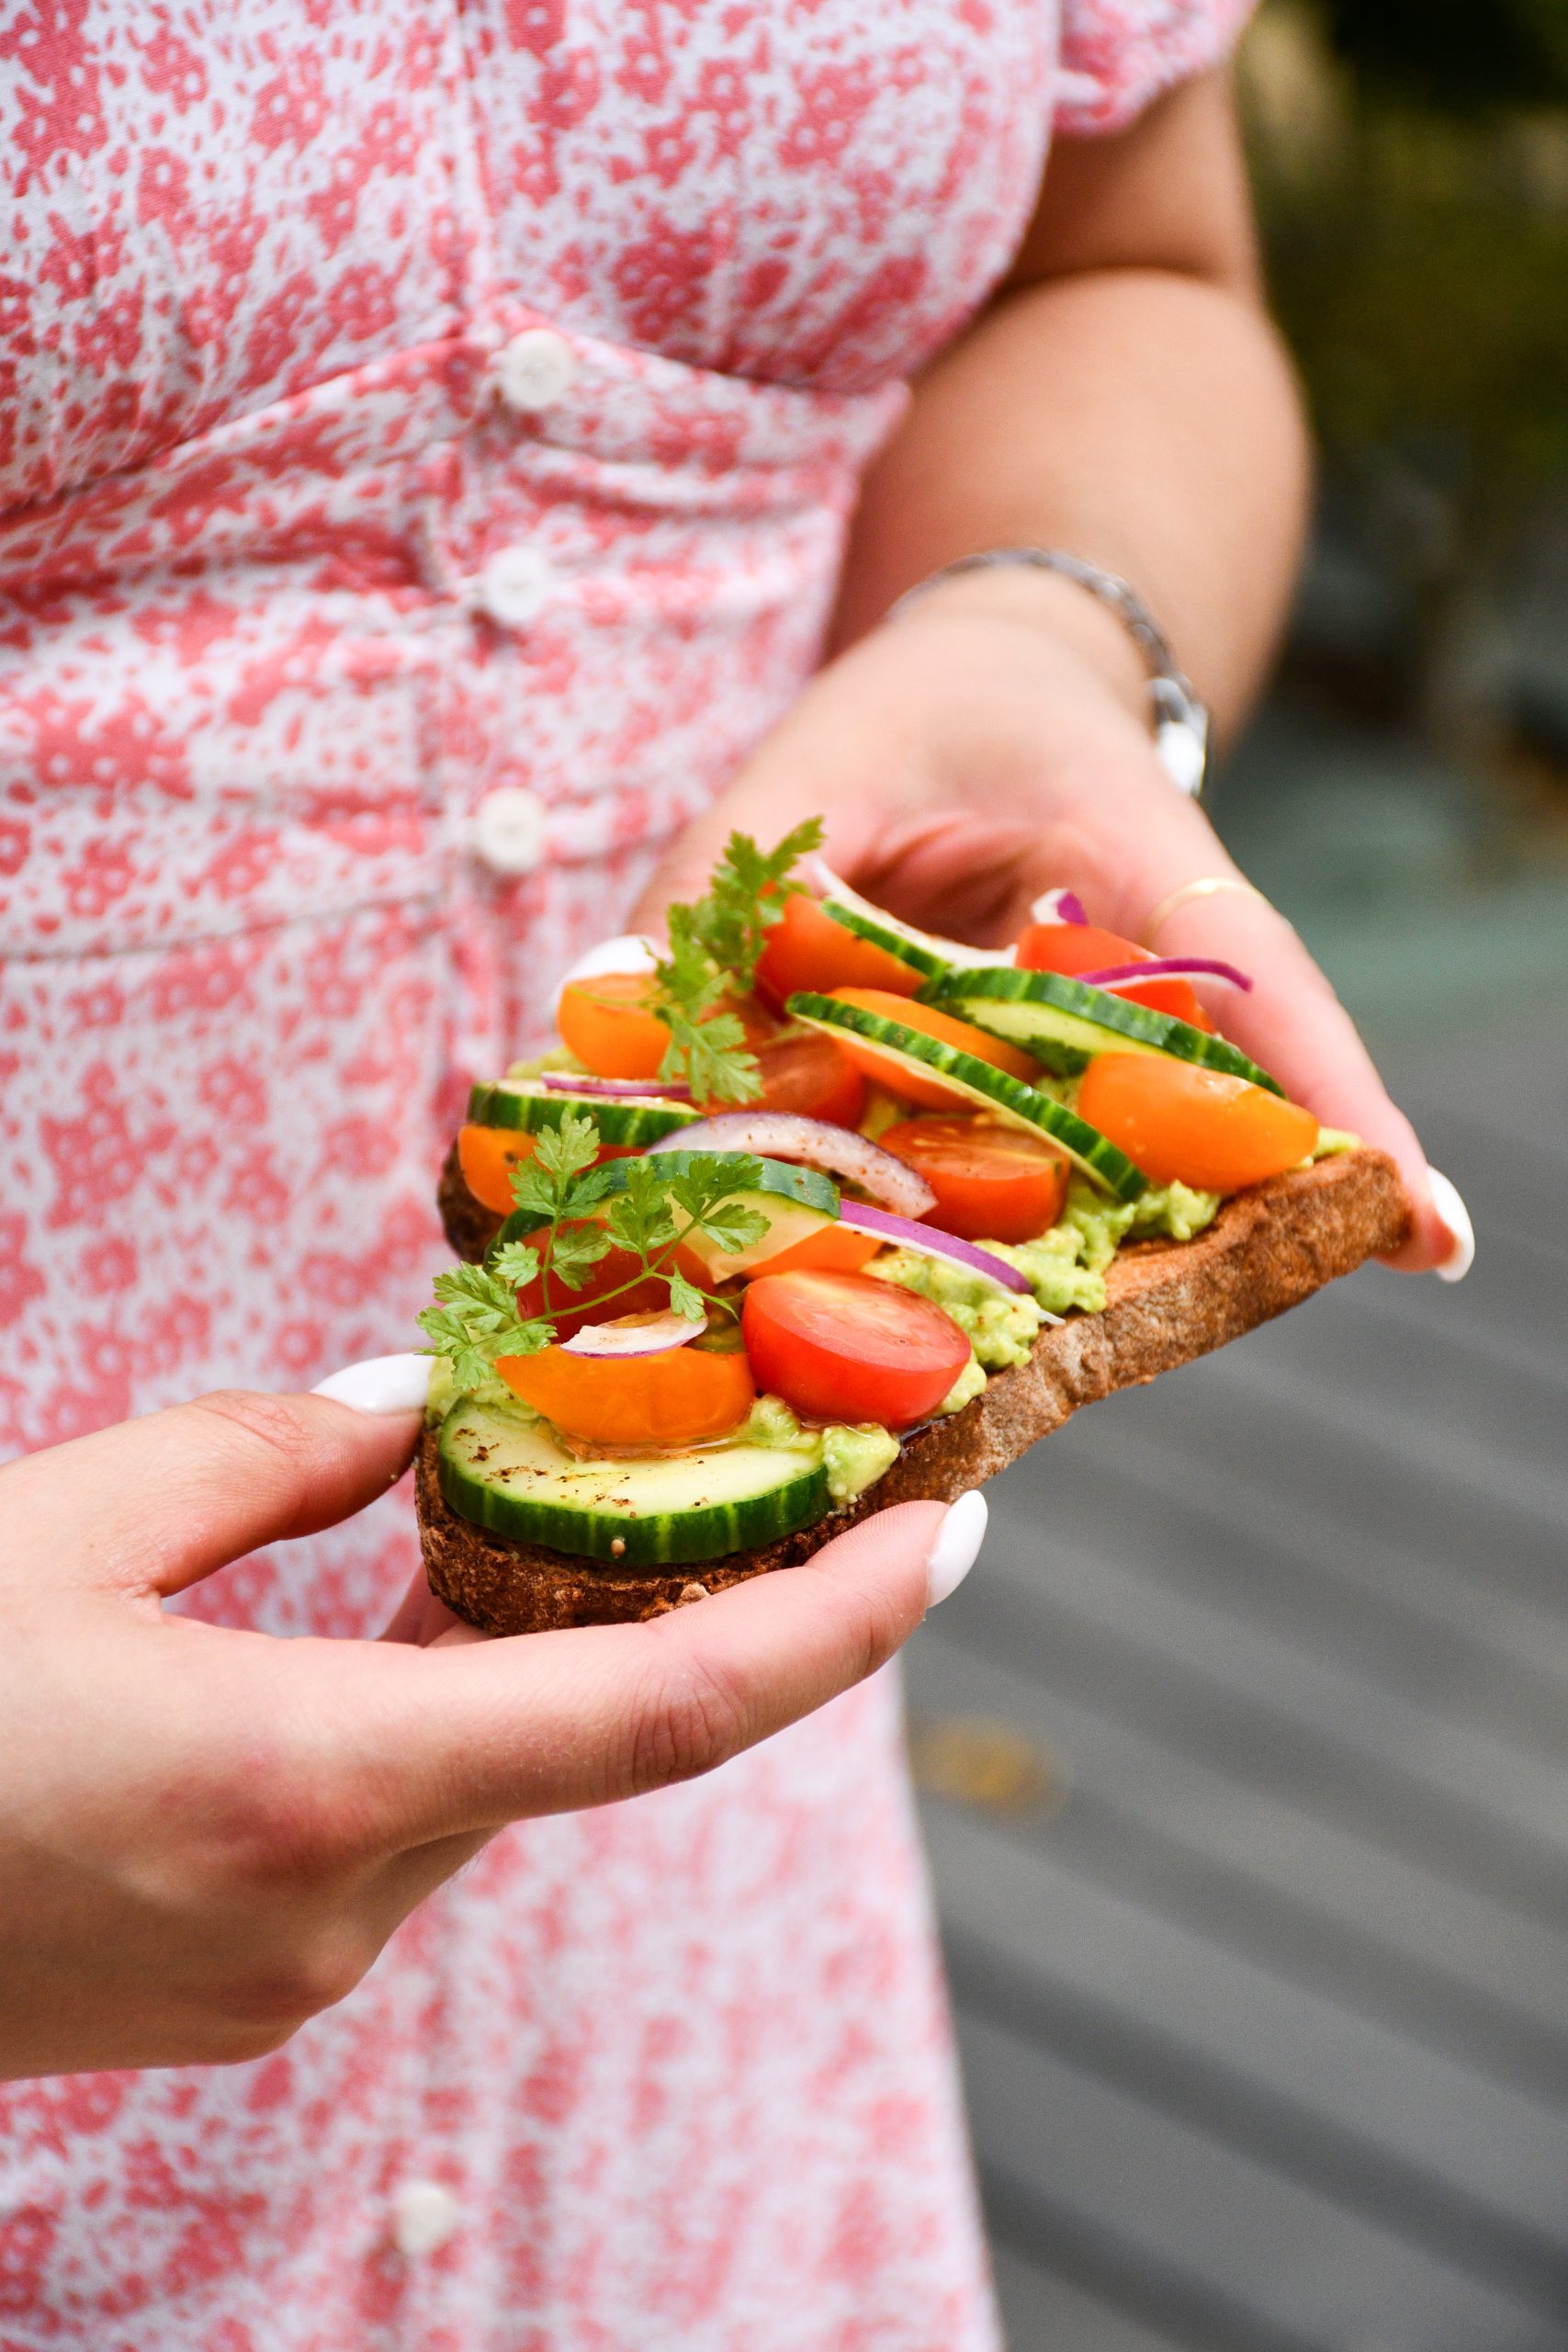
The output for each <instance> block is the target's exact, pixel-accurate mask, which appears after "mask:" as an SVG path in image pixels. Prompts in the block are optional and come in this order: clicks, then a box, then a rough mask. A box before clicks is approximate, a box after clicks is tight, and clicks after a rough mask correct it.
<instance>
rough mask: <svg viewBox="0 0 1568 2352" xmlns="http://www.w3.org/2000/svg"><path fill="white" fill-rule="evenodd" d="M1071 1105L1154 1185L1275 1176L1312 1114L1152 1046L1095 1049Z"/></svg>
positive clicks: (1212, 1186) (1297, 1147) (1234, 1189)
mask: <svg viewBox="0 0 1568 2352" xmlns="http://www.w3.org/2000/svg"><path fill="white" fill-rule="evenodd" d="M1078 1109H1079V1111H1080V1113H1081V1114H1082V1115H1083V1116H1084V1117H1085V1118H1086V1119H1087V1120H1088V1121H1089V1125H1090V1126H1091V1127H1098V1128H1099V1129H1100V1134H1101V1135H1102V1136H1110V1138H1111V1142H1112V1143H1113V1144H1116V1145H1117V1146H1118V1147H1119V1148H1121V1149H1122V1151H1124V1152H1125V1153H1126V1155H1127V1157H1128V1159H1130V1160H1131V1161H1132V1162H1133V1164H1134V1167H1136V1168H1141V1169H1142V1170H1143V1171H1144V1173H1145V1176H1149V1177H1152V1178H1153V1180H1154V1182H1156V1184H1170V1183H1181V1184H1196V1185H1200V1186H1201V1187H1202V1189H1203V1190H1204V1191H1206V1192H1212V1193H1238V1192H1240V1190H1241V1188H1242V1186H1243V1185H1244V1184H1260V1183H1261V1182H1263V1180H1264V1178H1265V1177H1266V1176H1281V1175H1283V1173H1284V1171H1285V1170H1286V1169H1287V1168H1294V1167H1295V1166H1296V1165H1297V1164H1298V1162H1299V1161H1301V1160H1303V1159H1305V1158H1306V1156H1307V1154H1308V1153H1309V1152H1310V1151H1312V1150H1313V1149H1314V1147H1315V1145H1316V1143H1317V1121H1316V1120H1315V1119H1314V1117H1313V1114H1312V1113H1311V1112H1310V1111H1303V1108H1302V1106H1301V1104H1300V1103H1283V1102H1281V1101H1280V1097H1279V1096H1278V1095H1277V1094H1269V1092H1267V1091H1266V1090H1265V1089H1264V1088H1263V1087H1261V1086H1253V1085H1251V1084H1250V1083H1249V1082H1248V1080H1246V1079H1245V1078H1231V1077H1228V1076H1226V1075H1225V1073H1224V1071H1221V1070H1215V1069H1195V1068H1193V1066H1192V1065H1191V1064H1190V1063H1189V1062H1179V1061H1172V1060H1170V1059H1168V1057H1166V1056H1164V1055H1162V1054H1097V1055H1096V1056H1095V1057H1094V1059H1093V1060H1092V1061H1091V1062H1090V1064H1089V1068H1088V1069H1087V1070H1085V1072H1084V1076H1083V1084H1082V1085H1081V1087H1080V1088H1079V1090H1078Z"/></svg>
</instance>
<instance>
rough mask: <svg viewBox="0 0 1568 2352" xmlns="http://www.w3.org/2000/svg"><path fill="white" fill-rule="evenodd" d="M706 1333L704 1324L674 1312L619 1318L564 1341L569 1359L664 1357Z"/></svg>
mask: <svg viewBox="0 0 1568 2352" xmlns="http://www.w3.org/2000/svg"><path fill="white" fill-rule="evenodd" d="M701 1329H703V1325H702V1322H701V1320H700V1319H699V1320H697V1321H695V1322H694V1321H693V1319H692V1317H690V1316H689V1315H677V1314H675V1313H674V1312H673V1310H671V1312H670V1313H668V1314H665V1315H617V1316H616V1317H615V1319H614V1320H613V1321H612V1322H609V1323H585V1324H584V1325H583V1327H582V1329H581V1331H574V1332H573V1333H572V1336H571V1338H570V1340H562V1341H561V1352H562V1354H563V1355H569V1356H661V1355H666V1354H668V1352H669V1351H670V1350H671V1348H683V1347H684V1346H685V1344H686V1342H687V1340H694V1339H695V1338H696V1336H697V1334H698V1332H699V1331H701Z"/></svg>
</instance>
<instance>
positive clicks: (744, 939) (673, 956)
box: [653, 817, 822, 1103]
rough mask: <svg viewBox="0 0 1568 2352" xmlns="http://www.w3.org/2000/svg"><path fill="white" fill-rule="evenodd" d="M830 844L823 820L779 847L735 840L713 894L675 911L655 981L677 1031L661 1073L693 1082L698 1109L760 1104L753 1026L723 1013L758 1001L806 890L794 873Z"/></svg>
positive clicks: (811, 821)
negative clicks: (783, 926)
mask: <svg viewBox="0 0 1568 2352" xmlns="http://www.w3.org/2000/svg"><path fill="white" fill-rule="evenodd" d="M821 839H822V821H821V819H820V818H818V817H811V818H808V819H807V821H806V823H805V824H803V825H797V826H796V827H795V831H793V832H791V833H787V834H786V835H785V836H784V840H783V841H782V842H779V844H778V846H777V848H776V849H772V850H761V849H759V848H758V846H757V844H756V842H754V841H753V840H752V839H751V837H750V834H749V833H731V835H730V836H729V841H728V845H727V847H726V849H725V853H724V855H723V856H722V857H721V858H720V859H719V861H718V864H717V865H716V866H715V868H714V870H713V878H712V881H711V882H710V884H709V886H708V888H707V890H706V891H705V894H704V896H703V897H702V898H700V899H695V900H694V902H693V903H692V904H691V905H690V906H675V907H671V910H670V917H669V931H670V953H669V955H668V956H666V957H665V959H664V961H663V962H662V963H661V964H660V965H659V966H658V967H657V968H656V971H655V976H654V977H655V982H656V994H655V999H654V1005H653V1010H654V1012H656V1013H657V1015H658V1017H659V1019H660V1021H662V1022H663V1023H664V1025H665V1027H666V1028H667V1029H668V1030H669V1032H670V1044H669V1047H668V1049H667V1050H666V1053H665V1056H664V1058H663V1060H662V1061H661V1062H660V1066H659V1075H660V1078H664V1079H684V1080H687V1082H688V1083H689V1084H690V1086H691V1089H692V1091H693V1093H694V1096H695V1097H696V1099H697V1100H698V1102H701V1103H708V1102H717V1103H755V1102H756V1101H757V1100H758V1098H759V1096H760V1095H761V1091H762V1083H761V1072H760V1070H759V1069H758V1067H757V1057H756V1056H755V1055H754V1054H752V1053H750V1051H748V1049H747V1046H746V1030H745V1025H744V1023H742V1022H741V1021H740V1020H739V1018H738V1017H737V1016H736V1014H734V1013H733V1012H718V1011H716V1006H717V1005H718V1003H719V1002H720V1001H721V1000H722V999H723V998H725V997H726V996H729V997H743V996H748V995H750V991H751V985H752V982H753V981H754V979H755V978H756V975H757V959H758V957H759V956H761V952H762V948H763V945H764V944H765V942H766V939H767V935H768V933H769V931H770V930H771V929H772V927H773V924H774V923H776V922H778V920H779V917H780V915H781V914H782V913H783V912H784V900H785V899H787V898H788V897H789V896H790V895H791V893H792V892H794V891H796V890H798V889H799V888H800V887H801V886H800V884H799V883H798V882H795V881H793V880H792V879H791V878H790V874H791V868H792V867H793V866H794V865H795V864H796V862H797V861H798V860H799V859H800V858H802V857H804V856H805V854H806V853H807V850H812V849H815V848H816V847H817V846H818V842H820V841H821Z"/></svg>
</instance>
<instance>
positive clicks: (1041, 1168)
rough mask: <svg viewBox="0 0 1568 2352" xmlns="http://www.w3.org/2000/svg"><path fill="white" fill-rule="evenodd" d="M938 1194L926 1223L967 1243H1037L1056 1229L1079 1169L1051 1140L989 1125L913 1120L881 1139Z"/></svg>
mask: <svg viewBox="0 0 1568 2352" xmlns="http://www.w3.org/2000/svg"><path fill="white" fill-rule="evenodd" d="M880 1140H881V1144H882V1148H883V1150H884V1151H890V1152H892V1153H893V1154H894V1155H895V1156H896V1157H897V1159H902V1160H905V1161H907V1162H908V1166H909V1167H911V1168H913V1169H915V1170H917V1171H918V1172H919V1174H920V1175H922V1176H923V1177H924V1178H925V1180H926V1182H927V1183H928V1184H929V1185H930V1186H931V1190H932V1192H933V1193H935V1194H936V1206H935V1208H934V1209H931V1210H928V1212H927V1215H926V1223H927V1224H928V1225H936V1226H940V1227H942V1231H943V1232H944V1233H956V1234H959V1235H961V1236H962V1238H964V1240H965V1241H987V1240H989V1241H1032V1240H1033V1238H1034V1237H1035V1235H1036V1234H1039V1233H1043V1232H1045V1231H1046V1230H1047V1228H1048V1227H1051V1226H1053V1225H1055V1222H1056V1219H1057V1218H1058V1217H1059V1216H1061V1214H1062V1204H1063V1203H1064V1202H1065V1201H1066V1197H1067V1179H1068V1176H1069V1174H1070V1172H1071V1169H1072V1162H1071V1161H1070V1160H1069V1159H1068V1158H1067V1155H1066V1152H1065V1151H1062V1150H1059V1149H1058V1148H1057V1147H1056V1145H1055V1144H1054V1143H1052V1142H1050V1141H1049V1140H1048V1139H1047V1138H1046V1137H1045V1136H1031V1135H1026V1134H1025V1133H1024V1131H1023V1129H1022V1128H1021V1127H1004V1126H1000V1125H994V1124H993V1123H992V1122H991V1121H989V1120H986V1119H906V1120H904V1121H903V1122H902V1124H901V1125H898V1126H896V1127H889V1128H888V1130H887V1132H886V1135H884V1136H882V1137H881V1138H880Z"/></svg>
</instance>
